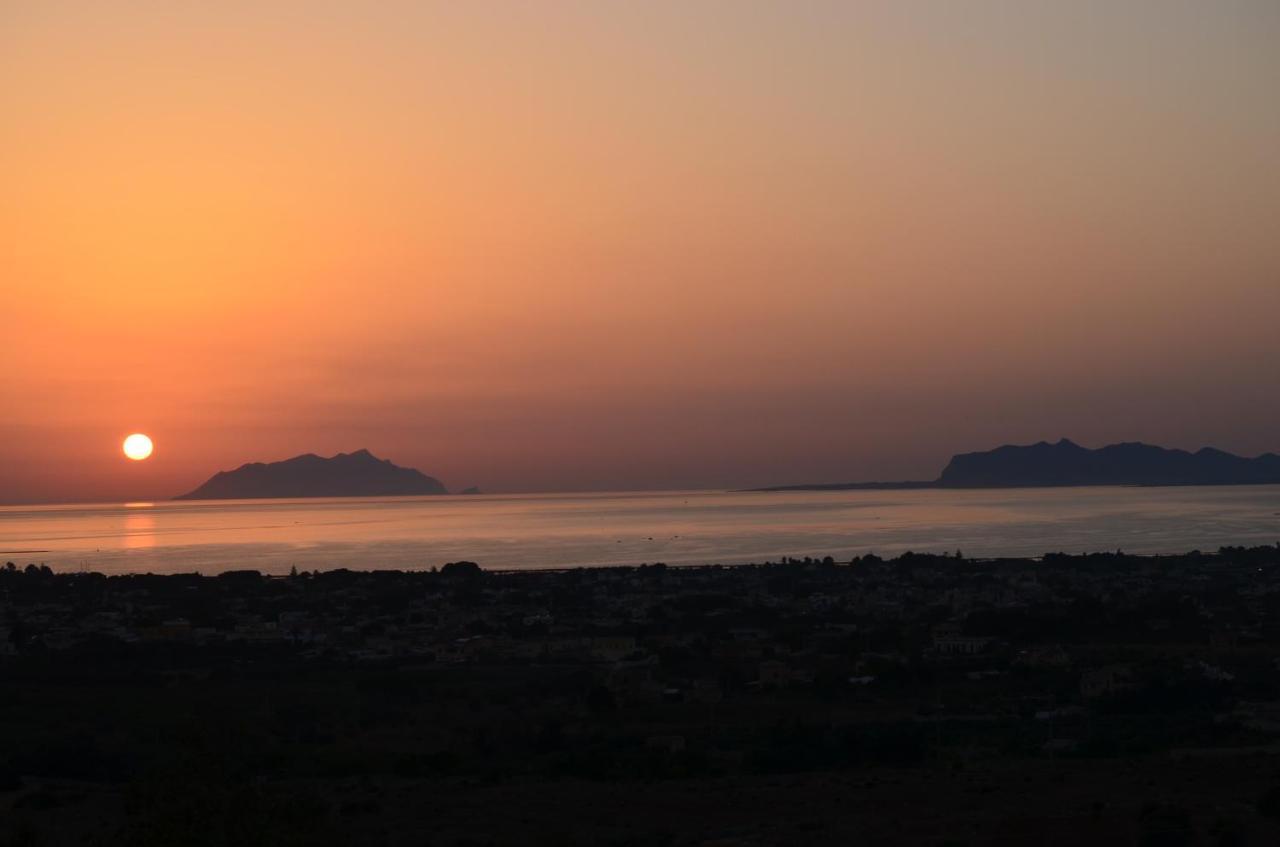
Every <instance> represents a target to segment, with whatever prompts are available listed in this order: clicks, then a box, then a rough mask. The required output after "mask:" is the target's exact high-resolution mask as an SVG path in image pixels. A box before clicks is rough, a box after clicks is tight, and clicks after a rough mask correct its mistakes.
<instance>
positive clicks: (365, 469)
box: [174, 450, 449, 500]
mask: <svg viewBox="0 0 1280 847" xmlns="http://www.w3.org/2000/svg"><path fill="white" fill-rule="evenodd" d="M448 493H449V492H448V491H447V490H446V489H445V487H444V485H442V484H441V483H440V480H438V479H435V478H433V477H429V476H427V475H426V474H424V473H422V472H421V471H417V470H414V469H413V468H402V467H399V466H398V465H394V464H392V463H391V462H389V461H387V460H386V459H379V458H378V457H377V456H375V455H373V454H372V453H370V452H369V451H368V450H357V451H355V452H354V453H339V454H338V455H336V456H332V457H330V458H327V459H326V458H324V457H323V456H317V455H315V454H314V453H307V454H305V455H302V456H294V457H293V458H292V459H286V460H284V461H283V462H269V463H265V464H264V463H262V462H253V463H252V464H247V465H241V466H240V467H238V468H236V469H235V470H233V471H221V472H219V473H216V474H214V475H213V476H212V477H210V478H209V480H208V481H207V482H205V483H204V484H203V485H201V486H200V487H199V488H197V489H195V490H194V491H189V492H187V493H186V494H182V495H179V496H177V497H175V498H174V499H175V500H251V499H258V498H277V497H397V496H405V495H414V494H448Z"/></svg>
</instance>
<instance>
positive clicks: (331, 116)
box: [0, 0, 1280, 502]
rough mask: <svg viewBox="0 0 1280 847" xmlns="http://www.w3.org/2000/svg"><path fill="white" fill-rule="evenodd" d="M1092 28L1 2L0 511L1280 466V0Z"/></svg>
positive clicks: (576, 10) (1161, 5)
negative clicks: (1176, 461)
mask: <svg viewBox="0 0 1280 847" xmlns="http://www.w3.org/2000/svg"><path fill="white" fill-rule="evenodd" d="M1053 5H1054V6H1057V7H1059V8H1050V4H1040V3H1035V4H1027V3H1022V2H1003V3H995V2H975V3H965V4H953V3H941V2H939V3H896V2H895V3H887V2H886V3H864V4H855V3H847V2H839V3H835V2H833V3H819V2H814V3H802V4H790V3H785V4H784V3H763V2H760V3H753V2H692V3H690V2H681V3H674V2H673V3H648V4H623V3H612V2H589V3H588V2H582V3H560V2H548V3H528V4H523V3H510V2H502V3H497V2H494V3H484V2H480V3H440V4H430V3H421V2H381V3H376V4H373V3H354V2H350V3H333V2H296V3H283V2H282V3H267V2H247V0H245V2H240V0H227V2H221V3H208V4H185V3H178V4H175V3H160V2H155V3H108V2H95V3H62V2H54V1H53V0H48V1H47V2H45V1H44V0H42V2H39V3H16V2H3V0H0V110H2V112H0V113H2V114H3V115H4V120H3V122H2V123H0V186H2V187H0V325H2V326H3V329H4V337H3V339H2V340H0V344H2V345H3V348H2V352H0V501H7V502H35V501H44V500H94V499H139V498H154V497H162V496H167V495H171V494H177V493H179V492H181V491H184V490H186V489H189V488H191V487H194V486H195V485H196V484H197V483H199V482H201V481H202V480H203V479H204V478H206V477H207V476H208V475H210V474H211V473H212V472H213V471H215V470H218V469H220V468H227V467H233V466H236V465H238V464H240V463H242V462H245V461H252V460H273V459H280V458H285V457H287V456H290V455H293V454H296V453H300V452H319V453H325V454H329V453H332V452H336V451H339V450H352V449H356V448H359V447H368V448H369V449H371V450H373V451H374V452H375V453H377V454H379V455H382V456H386V457H389V458H391V459H393V460H395V461H397V462H398V463H401V464H408V465H413V466H416V467H419V468H420V469H422V470H423V471H425V472H427V473H430V474H433V475H436V476H439V477H440V478H441V479H442V480H444V482H445V483H446V484H447V485H449V486H451V487H454V488H460V487H463V486H467V485H473V484H476V485H480V486H481V487H483V488H485V489H486V490H495V491H497V490H503V491H512V490H549V489H598V488H631V487H645V488H649V487H690V486H710V487H718V486H745V485H753V484H767V483H786V482H800V481H822V480H846V479H870V478H903V477H907V478H913V477H930V476H932V475H933V474H934V473H935V472H936V471H937V470H938V469H939V468H940V466H941V465H942V464H943V463H944V462H945V460H946V458H947V457H948V456H949V455H950V454H951V453H952V452H955V451H959V450H966V449H978V448H983V447H987V446H992V445H994V444H997V443H1001V442H1006V441H1030V440H1037V439H1039V438H1051V439H1055V438H1057V437H1060V436H1064V435H1065V436H1070V437H1072V438H1074V439H1077V440H1080V441H1082V442H1085V443H1089V444H1097V443H1102V442H1107V441H1115V440H1133V439H1141V440H1147V441H1153V442H1158V443H1165V444H1169V445H1172V446H1186V447H1198V446H1201V445H1202V444H1206V443H1212V444H1215V445H1217V446H1220V447H1223V448H1226V449H1233V450H1236V451H1239V452H1243V453H1257V452H1261V451H1264V450H1276V449H1280V399H1277V398H1280V331H1277V322H1278V319H1280V237H1277V231H1278V228H1277V225H1278V222H1280V97H1277V96H1276V86H1277V82H1278V81H1280V50H1276V49H1275V45H1276V44H1277V43H1280V5H1277V4H1275V3H1273V2H1268V0H1257V2H1217V3H1212V4H1209V3H1192V2H1185V3H1184V2H1175V1H1172V0H1171V2H1164V0H1152V2H1136V1H1134V2H1122V3H1114V2H1084V3H1069V4H1068V3H1063V4H1053ZM134 430H141V431H144V432H147V433H149V434H150V435H151V436H152V437H153V438H154V439H155V441H156V454H155V456H154V457H153V458H152V459H151V460H148V461H147V462H144V463H140V464H131V463H127V462H126V461H125V460H124V459H123V458H122V457H121V456H120V453H119V442H120V439H122V438H123V436H124V435H126V434H128V433H129V432H131V431H134Z"/></svg>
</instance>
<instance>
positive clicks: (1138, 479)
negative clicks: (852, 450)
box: [755, 438, 1280, 491]
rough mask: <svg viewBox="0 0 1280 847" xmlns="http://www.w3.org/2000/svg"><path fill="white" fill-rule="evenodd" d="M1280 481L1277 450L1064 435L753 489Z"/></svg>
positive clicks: (833, 489)
mask: <svg viewBox="0 0 1280 847" xmlns="http://www.w3.org/2000/svg"><path fill="white" fill-rule="evenodd" d="M1277 483H1280V456H1278V455H1276V454H1275V453H1264V454H1263V455H1261V456H1257V457H1255V458H1252V459H1249V458H1245V457H1243V456H1237V455H1235V454H1232V453H1227V452H1225V451H1223V450H1218V449H1215V448H1213V447H1204V448H1201V449H1200V450H1197V451H1196V452H1194V453H1191V452H1188V451H1186V450H1174V449H1169V448H1166V447H1157V446H1154V445H1151V444H1143V443H1141V442H1137V441H1132V442H1122V443H1120V444H1109V445H1107V446H1106V447H1099V448H1097V449H1090V448H1088V447H1081V446H1080V445H1079V444H1076V443H1075V442H1074V441H1071V440H1069V439H1066V438H1063V439H1061V440H1059V441H1057V442H1055V443H1053V444H1050V443H1049V442H1047V441H1040V442H1037V443H1035V444H1029V445H1013V444H1006V445H1004V446H1002V447H997V448H995V449H994V450H984V451H979V452H975V453H960V454H957V455H955V456H952V457H951V461H950V462H948V463H947V466H946V467H945V468H943V469H942V473H941V474H939V475H938V478H937V479H935V480H932V481H906V482H840V483H815V484H802V485H780V486H771V487H768V488H760V489H755V490H757V491H847V490H857V489H869V490H877V489H879V490H884V489H903V488H908V489H909V488H1029V487H1039V488H1049V487H1057V486H1078V485H1268V484H1277Z"/></svg>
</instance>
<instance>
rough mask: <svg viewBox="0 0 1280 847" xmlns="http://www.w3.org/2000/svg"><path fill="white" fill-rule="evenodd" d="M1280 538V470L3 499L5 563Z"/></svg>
mask: <svg viewBox="0 0 1280 847" xmlns="http://www.w3.org/2000/svg"><path fill="white" fill-rule="evenodd" d="M1277 541H1280V486H1241V487H1204V488H1058V489H1001V490H982V491H849V492H821V493H818V492H814V493H800V492H794V493H746V492H721V491H678V492H657V493H655V492H643V493H613V494H574V495H564V494H544V495H520V496H514V495H513V496H499V495H493V496H485V495H480V496H470V497H402V498H388V499H358V498H353V499H323V500H238V501H218V502H213V501H208V502H161V503H127V504H99V505H81V506H4V507H0V562H3V561H14V562H15V563H17V564H19V565H25V564H27V563H29V562H35V563H37V564H39V563H47V564H48V565H49V566H50V567H52V568H54V569H55V570H63V571H66V570H80V569H88V570H97V571H102V572H106V573H122V572H147V571H150V572H154V573H177V572H190V571H201V572H203V573H214V572H218V571H222V570H228V569H233V568H254V569H257V570H261V571H264V572H270V573H282V572H286V571H288V570H289V568H290V567H292V566H295V565H296V566H297V567H298V568H299V569H300V570H313V569H317V568H319V569H331V568H338V567H346V568H360V569H372V568H406V569H408V568H429V567H432V566H438V565H441V564H443V563H445V562H449V561H455V560H458V559H470V560H473V561H477V562H479V563H481V565H483V566H485V567H489V568H557V567H572V566H582V565H615V564H639V563H642V562H667V563H670V564H707V563H724V564H737V563H743V562H761V561H765V560H768V559H775V560H776V559H778V558H779V557H783V556H826V555H832V556H835V557H837V558H848V557H850V556H852V555H855V554H862V553H867V552H875V553H878V554H882V555H883V554H894V553H899V552H902V551H904V550H916V551H921V552H925V551H928V552H942V551H946V552H952V551H955V550H957V549H958V550H961V551H963V552H964V553H965V554H966V555H971V556H1008V555H1040V554H1042V553H1045V552H1051V551H1065V552H1083V551H1098V550H1115V549H1123V550H1125V551H1128V552H1135V553H1176V552H1185V551H1187V550H1192V549H1197V548H1199V549H1204V550H1209V549H1216V548H1218V547H1219V546H1223V545H1228V544H1272V543H1276V542H1277Z"/></svg>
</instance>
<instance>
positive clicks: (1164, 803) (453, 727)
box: [0, 547, 1280, 847]
mask: <svg viewBox="0 0 1280 847" xmlns="http://www.w3.org/2000/svg"><path fill="white" fill-rule="evenodd" d="M1278 621H1280V549H1277V548H1271V547H1268V548H1256V549H1251V550H1244V549H1234V550H1223V551H1219V552H1217V553H1213V554H1188V555H1185V556H1178V557H1164V558H1158V559H1157V558H1144V557H1134V556H1124V555H1119V554H1106V555H1099V556H1089V557H1077V556H1050V557H1046V558H1044V559H1042V560H1036V561H1030V560H1001V561H975V560H970V559H964V558H960V557H956V556H950V557H937V556H911V555H908V556H904V557H900V558H899V559H895V560H892V561H887V562H885V561H881V560H878V559H875V558H872V557H868V558H864V559H858V560H855V561H854V562H851V563H850V562H840V563H837V562H832V561H829V560H827V561H813V560H802V561H789V562H784V563H776V564H769V565H761V566H757V567H744V568H687V569H686V568H681V569H675V568H665V567H661V566H650V567H645V568H630V569H621V568H619V569H599V570H581V571H571V572H562V573H548V572H536V573H488V572H483V571H481V570H479V569H478V568H476V567H474V566H470V565H468V564H465V563H464V564H455V565H451V566H448V567H446V568H444V569H442V570H441V571H439V572H423V573H398V572H371V573H352V572H329V573H323V574H306V573H304V574H297V575H294V576H291V577H288V578H266V577H261V576H259V575H257V574H254V573H251V572H239V573H232V574H225V575H222V576H220V577H199V576H194V575H192V576H172V577H151V576H136V577H115V578H106V577H102V576H99V575H94V574H66V575H55V574H52V573H50V572H48V571H42V570H41V569H39V568H18V567H16V566H15V567H14V568H13V569H5V570H0V636H3V639H2V640H0V644H3V648H0V844H14V845H17V844H23V845H36V844H130V845H153V844H154V845H160V844H192V845H256V844H262V845H268V844H270V845H276V844H285V845H288V844H308V845H310V844H320V845H324V844H335V845H337V844H369V845H450V847H454V846H455V845H456V846H457V847H461V845H488V844H494V845H524V844H546V845H553V844H554V845H637V847H638V845H673V847H674V845H730V844H743V845H772V844H778V845H784V844H785V845H790V844H848V843H864V844H880V843H884V844H926V845H927V844H936V845H943V844H952V845H980V844H1025V843H1028V842H1038V843H1041V844H1046V845H1054V844H1063V845H1066V844H1072V845H1075V844H1078V843H1081V841H1084V840H1087V841H1091V842H1093V843H1096V844H1099V845H1110V844H1116V845H1147V844H1150V845H1166V844H1168V845H1179V844H1212V845H1238V844H1257V845H1269V844H1274V843H1280V668H1278V667H1277V657H1280V650H1278V649H1277V648H1278V646H1280V625H1278V623H1277V622H1278Z"/></svg>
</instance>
